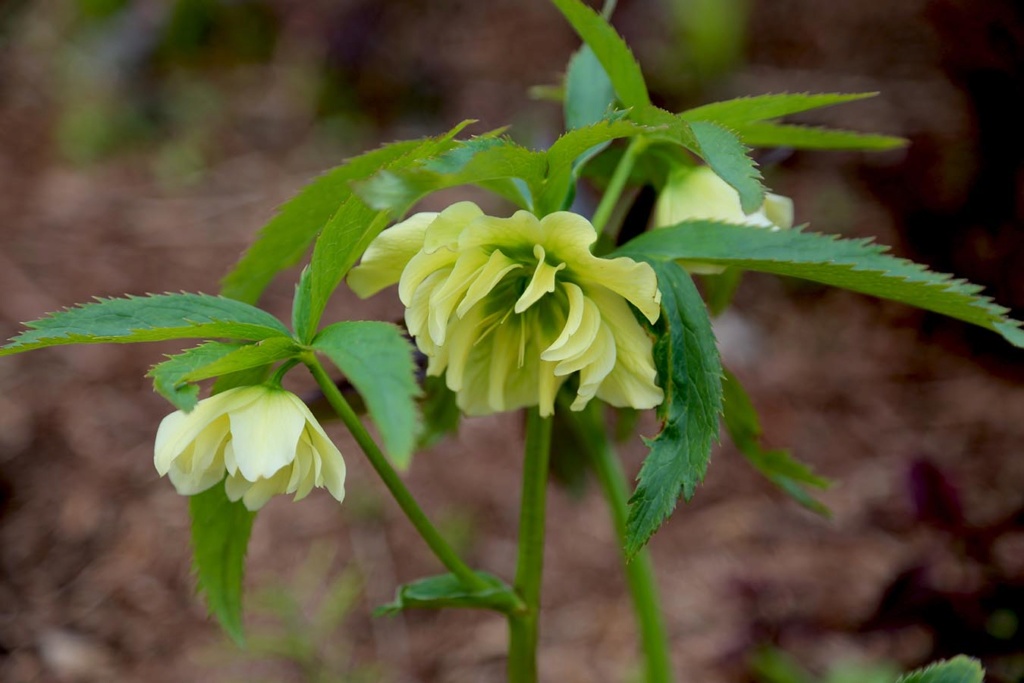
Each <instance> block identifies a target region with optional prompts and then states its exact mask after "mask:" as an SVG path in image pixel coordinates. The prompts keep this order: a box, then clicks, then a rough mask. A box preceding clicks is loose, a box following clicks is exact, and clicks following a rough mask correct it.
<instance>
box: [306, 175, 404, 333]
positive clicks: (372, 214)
mask: <svg viewBox="0 0 1024 683" xmlns="http://www.w3.org/2000/svg"><path fill="white" fill-rule="evenodd" d="M390 221H391V216H390V215H389V213H388V212H387V211H377V210H375V209H371V208H370V207H368V206H367V205H366V204H365V203H363V200H362V199H360V198H359V197H357V196H355V195H350V196H349V198H348V199H346V200H345V203H344V204H342V205H341V208H339V209H338V211H337V213H335V214H334V215H333V216H332V217H331V220H330V221H329V222H328V223H327V225H326V226H325V227H324V229H323V232H321V233H320V237H319V238H318V239H317V241H316V245H315V246H314V247H313V258H312V259H311V260H310V264H309V268H310V274H309V292H310V304H309V322H308V323H307V325H308V326H309V327H310V328H316V327H318V326H319V325H320V318H321V317H322V316H323V313H324V309H325V308H326V307H327V301H328V300H329V299H330V298H331V295H332V294H334V290H335V289H337V288H338V285H339V284H341V281H342V279H344V277H345V274H346V273H348V271H349V269H350V268H351V267H352V266H353V265H355V262H356V261H358V260H359V257H360V256H361V255H362V253H363V252H364V251H366V247H367V246H369V244H370V242H372V241H373V240H374V238H375V237H377V235H379V234H380V232H381V230H383V229H384V228H385V227H386V226H387V224H388V223H389V222H390Z"/></svg>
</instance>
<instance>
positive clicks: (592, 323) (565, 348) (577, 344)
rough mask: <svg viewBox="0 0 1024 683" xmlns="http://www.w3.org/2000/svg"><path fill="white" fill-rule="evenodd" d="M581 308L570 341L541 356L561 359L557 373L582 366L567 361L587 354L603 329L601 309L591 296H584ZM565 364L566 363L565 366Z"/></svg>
mask: <svg viewBox="0 0 1024 683" xmlns="http://www.w3.org/2000/svg"><path fill="white" fill-rule="evenodd" d="M581 309H582V310H581V312H580V324H579V326H578V327H577V328H576V331H575V332H574V333H573V334H571V335H570V336H569V341H567V342H566V343H565V344H563V345H562V346H560V347H558V348H557V349H555V350H554V351H551V350H550V349H548V350H547V351H544V352H543V353H542V354H541V356H540V357H541V359H542V360H546V361H561V362H560V363H559V364H558V365H556V366H555V374H556V375H568V374H570V373H572V372H575V371H576V370H578V369H579V368H580V367H582V365H579V366H577V365H573V364H568V363H567V361H569V360H571V359H575V358H579V357H581V356H582V355H583V354H585V353H586V352H587V349H589V348H590V347H591V346H592V345H593V343H594V341H595V340H596V339H597V335H598V333H599V332H600V331H601V311H600V310H599V309H598V308H597V305H596V304H594V302H593V301H592V300H591V299H590V297H584V298H583V304H582V306H581ZM563 364H565V365H564V366H563ZM569 368H572V369H569Z"/></svg>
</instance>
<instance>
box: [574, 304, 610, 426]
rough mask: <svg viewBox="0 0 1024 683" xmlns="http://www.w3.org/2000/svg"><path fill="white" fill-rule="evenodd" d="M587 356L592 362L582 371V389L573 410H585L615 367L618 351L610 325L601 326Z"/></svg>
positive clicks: (579, 390) (577, 395)
mask: <svg viewBox="0 0 1024 683" xmlns="http://www.w3.org/2000/svg"><path fill="white" fill-rule="evenodd" d="M587 355H588V356H589V357H590V362H589V363H588V364H587V365H585V366H583V368H581V369H580V388H579V389H577V391H576V399H575V400H574V401H573V402H572V405H571V406H570V409H571V410H583V408H584V407H586V405H587V403H589V402H590V399H592V398H594V395H595V394H596V393H597V391H598V387H600V386H601V383H602V382H604V380H605V378H606V377H607V376H608V374H609V373H610V372H611V371H612V369H613V368H614V367H615V361H616V359H617V357H618V349H616V348H615V337H614V336H612V331H611V330H610V329H609V328H608V325H606V324H604V323H602V324H601V331H600V332H599V333H598V335H597V339H596V340H595V342H594V344H593V345H592V346H591V347H590V349H589V350H588V352H587Z"/></svg>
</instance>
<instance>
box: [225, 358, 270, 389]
mask: <svg viewBox="0 0 1024 683" xmlns="http://www.w3.org/2000/svg"><path fill="white" fill-rule="evenodd" d="M270 369H271V366H270V365H262V366H257V367H253V368H248V369H246V370H239V371H238V372H230V373H228V374H226V375H221V376H220V377H218V378H217V379H216V380H214V382H213V388H212V389H211V391H210V393H211V394H219V393H220V392H222V391H227V390H228V389H234V388H235V387H251V386H255V385H257V384H263V382H265V381H266V379H267V377H269V376H270Z"/></svg>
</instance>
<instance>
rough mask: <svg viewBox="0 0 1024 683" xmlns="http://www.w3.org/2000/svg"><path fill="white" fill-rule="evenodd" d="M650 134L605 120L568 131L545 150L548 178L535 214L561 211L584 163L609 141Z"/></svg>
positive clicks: (631, 125) (630, 123) (642, 128)
mask: <svg viewBox="0 0 1024 683" xmlns="http://www.w3.org/2000/svg"><path fill="white" fill-rule="evenodd" d="M648 132H651V131H650V129H649V128H647V127H646V126H642V125H640V124H637V123H635V122H633V121H628V120H625V119H621V118H619V119H606V120H603V121H599V122H597V123H594V124H591V125H589V126H584V127H583V128H577V129H575V130H571V131H569V132H567V133H565V134H563V135H562V136H561V137H559V138H558V139H557V140H555V142H554V144H552V145H551V147H550V148H548V151H547V153H546V155H545V157H546V167H547V176H546V178H545V180H544V185H543V189H542V190H541V191H540V194H539V196H538V198H537V202H536V204H537V213H538V214H540V215H544V214H547V213H550V212H552V211H558V210H560V209H562V208H564V206H565V204H566V201H565V199H566V197H567V195H568V193H569V191H570V190H571V189H572V186H573V183H574V181H576V180H577V179H578V178H579V174H580V171H581V170H582V167H583V166H584V165H585V164H586V162H587V161H589V160H590V159H592V158H593V157H594V156H595V155H597V154H599V153H600V152H601V150H602V149H604V148H605V147H606V146H607V145H608V143H609V142H611V141H612V140H617V139H620V138H628V137H634V136H637V135H642V134H644V133H648Z"/></svg>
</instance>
